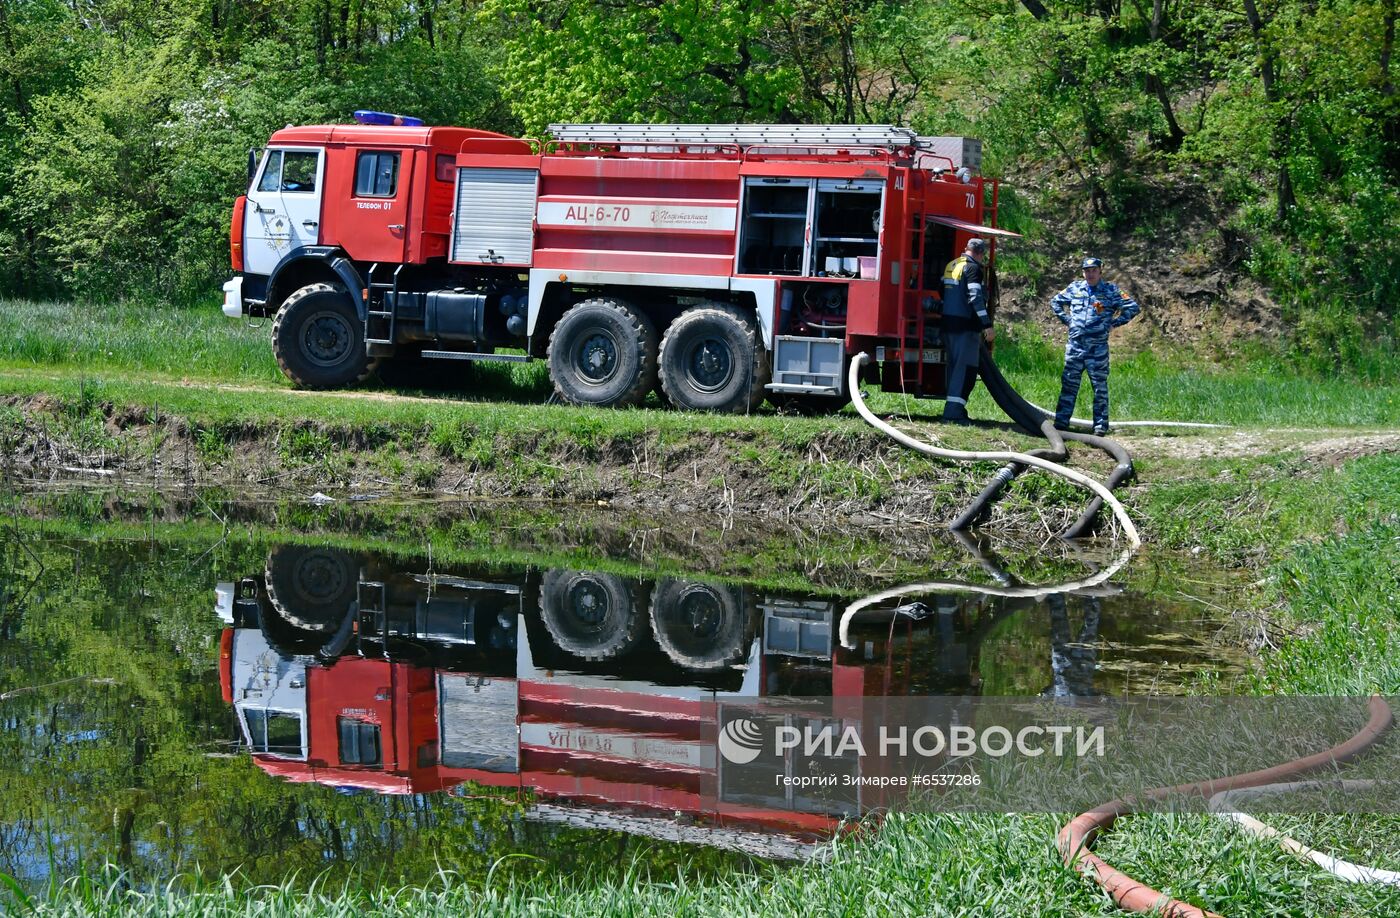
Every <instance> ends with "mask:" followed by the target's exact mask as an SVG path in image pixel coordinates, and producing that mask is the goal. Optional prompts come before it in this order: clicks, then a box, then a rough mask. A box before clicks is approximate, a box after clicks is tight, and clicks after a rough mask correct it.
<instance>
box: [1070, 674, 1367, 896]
mask: <svg viewBox="0 0 1400 918" xmlns="http://www.w3.org/2000/svg"><path fill="white" fill-rule="evenodd" d="M1369 709H1370V714H1371V716H1370V719H1369V720H1368V721H1367V722H1366V726H1364V727H1362V728H1361V730H1360V731H1359V732H1357V733H1356V734H1355V735H1354V736H1352V737H1351V738H1350V739H1348V740H1345V741H1343V742H1341V743H1338V744H1337V745H1335V746H1333V747H1332V748H1331V749H1327V750H1325V751H1323V752H1317V753H1314V754H1312V755H1309V756H1304V757H1302V758H1300V759H1294V760H1293V761H1291V762H1285V763H1284V764H1282V765H1275V766H1273V767H1272V768H1264V769H1261V770H1259V771H1251V772H1247V773H1245V774H1239V775H1229V776H1228V777H1224V778H1216V779H1213V780H1210V781H1195V782H1192V783H1190V784H1178V785H1176V786H1175V787H1159V788H1156V789H1154V790H1150V791H1147V792H1146V793H1144V794H1143V795H1142V797H1140V798H1132V797H1125V798H1121V799H1118V800H1111V801H1109V802H1108V803H1105V804H1103V805H1101V806H1097V807H1095V808H1094V809H1092V810H1089V811H1087V812H1084V813H1080V814H1079V815H1078V816H1076V817H1074V819H1071V820H1070V821H1069V822H1068V823H1066V824H1065V826H1064V828H1062V829H1060V834H1059V838H1058V843H1059V848H1060V856H1061V857H1063V858H1064V861H1065V863H1066V864H1068V865H1069V866H1070V867H1072V868H1074V869H1075V870H1076V871H1078V872H1079V873H1080V874H1083V875H1084V876H1087V877H1089V878H1090V879H1091V880H1093V881H1094V882H1095V883H1097V884H1098V885H1099V886H1101V887H1103V890H1104V891H1105V892H1107V893H1108V894H1109V895H1110V896H1112V897H1113V901H1114V902H1115V903H1117V905H1118V906H1120V907H1121V908H1124V909H1127V910H1128V911H1133V912H1151V913H1153V914H1157V915H1163V916H1168V918H1221V916H1220V915H1217V914H1216V913H1215V912H1209V911H1206V910H1205V909H1203V908H1199V907H1198V906H1195V905H1192V904H1190V903H1189V902H1182V901H1180V900H1179V899H1173V898H1172V897H1171V896H1168V895H1166V894H1165V893H1162V892H1159V891H1158V890H1156V889H1153V888H1152V887H1151V886H1148V885H1147V884H1145V883H1141V882H1139V881H1137V880H1135V879H1133V878H1132V877H1130V876H1128V875H1127V874H1126V873H1123V872H1122V871H1121V870H1118V869H1117V868H1116V867H1113V866H1112V865H1111V864H1109V863H1108V862H1107V861H1105V860H1103V858H1101V857H1099V856H1098V855H1096V854H1094V853H1093V852H1092V851H1090V850H1089V849H1090V846H1091V845H1093V843H1094V839H1095V838H1096V837H1097V836H1098V835H1099V834H1100V833H1102V832H1104V831H1106V830H1107V829H1108V828H1109V826H1111V825H1113V823H1114V821H1115V820H1116V819H1118V817H1120V816H1126V815H1128V814H1129V813H1132V812H1133V811H1134V810H1136V809H1137V807H1138V801H1139V800H1162V799H1166V798H1169V797H1180V796H1187V795H1192V796H1200V797H1205V798H1207V799H1209V798H1211V797H1213V796H1215V795H1216V794H1219V793H1221V792H1222V791H1231V790H1240V789H1243V788H1247V787H1260V786H1262V785H1266V784H1274V783H1276V782H1279V781H1282V780H1285V779H1287V778H1294V777H1297V776H1299V775H1303V774H1307V773H1308V772H1313V771H1318V770H1320V769H1323V768H1330V767H1333V766H1336V765H1340V764H1342V763H1344V762H1349V761H1351V760H1352V759H1354V758H1356V757H1357V756H1359V755H1361V754H1362V753H1364V752H1365V751H1366V750H1368V749H1370V748H1371V747H1372V746H1374V745H1375V744H1376V742H1377V741H1379V740H1380V738H1381V737H1382V736H1383V735H1384V734H1385V732H1386V731H1387V730H1389V729H1390V727H1391V725H1392V724H1393V723H1394V715H1393V714H1392V713H1391V710H1390V706H1389V705H1388V704H1386V702H1385V699H1383V698H1380V697H1379V696H1376V697H1373V698H1371V701H1370V706H1369Z"/></svg>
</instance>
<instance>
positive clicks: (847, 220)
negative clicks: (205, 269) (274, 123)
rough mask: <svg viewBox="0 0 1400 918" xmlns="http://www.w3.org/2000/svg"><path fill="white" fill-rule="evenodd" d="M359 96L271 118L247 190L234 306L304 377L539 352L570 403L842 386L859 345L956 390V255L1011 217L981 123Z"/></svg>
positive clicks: (338, 382)
mask: <svg viewBox="0 0 1400 918" xmlns="http://www.w3.org/2000/svg"><path fill="white" fill-rule="evenodd" d="M356 116H357V118H356V120H357V123H356V124H351V125H319V126H306V127H288V128H285V129H283V130H280V131H277V132H276V133H275V134H273V135H272V137H271V139H270V141H269V143H268V145H267V147H266V148H265V149H264V150H262V151H261V152H260V153H259V152H257V151H254V153H252V154H250V157H249V185H248V190H247V193H246V194H244V195H242V196H240V197H239V198H238V199H237V201H236V203H235V205H234V210H233V219H232V231H231V246H230V247H231V254H232V262H233V268H234V272H235V273H234V276H233V278H232V279H231V280H230V281H229V282H228V283H226V284H225V285H224V306H223V309H224V312H225V313H226V314H227V315H229V316H231V317H239V316H254V317H268V318H272V319H273V326H272V346H273V351H274V353H275V355H276V357H277V362H278V364H279V365H280V366H281V368H282V370H283V372H284V373H286V375H287V376H288V378H290V379H291V380H292V382H293V383H295V384H296V385H298V386H301V387H305V388H311V389H330V388H338V387H343V386H348V385H352V384H354V383H356V382H359V381H361V380H364V379H367V378H368V377H370V376H371V375H372V374H374V373H375V371H376V370H377V369H379V368H380V367H382V366H385V365H394V364H397V365H412V364H421V363H424V362H428V361H444V364H443V365H442V366H443V370H442V371H441V372H439V373H438V374H437V376H438V378H440V379H442V378H450V375H451V369H450V368H451V367H453V366H458V367H460V366H462V363H461V362H462V361H516V362H518V361H528V360H535V359H542V360H546V361H548V364H549V375H550V379H551V381H552V383H553V386H554V389H555V391H556V393H557V394H558V396H559V398H560V399H562V400H563V401H565V402H567V403H570V404H575V405H596V406H632V405H638V404H640V403H641V402H642V401H643V400H644V399H645V398H646V397H647V396H648V394H649V393H651V392H653V391H655V392H657V393H659V394H660V395H661V396H662V397H663V398H664V399H665V400H666V401H667V402H669V403H670V404H672V405H675V406H677V407H680V408H683V409H691V410H704V411H718V412H746V411H751V410H753V409H755V408H757V407H758V406H759V405H760V404H761V403H762V402H763V401H764V399H765V398H766V399H767V400H769V401H770V402H772V403H773V404H775V405H778V406H793V407H797V408H802V409H806V410H823V409H826V410H830V409H835V408H839V407H840V406H841V405H843V404H845V403H846V401H847V400H848V399H849V392H847V391H846V370H847V368H848V366H849V358H850V355H852V354H855V353H859V352H861V351H865V352H867V353H869V354H871V356H872V357H873V360H872V362H871V363H870V364H869V365H868V366H867V368H866V370H865V372H866V374H867V375H866V377H865V381H866V382H869V383H873V384H878V385H879V386H880V387H881V388H883V389H884V390H886V391H892V392H903V393H906V394H909V395H913V396H916V397H925V398H942V397H943V396H944V366H943V364H944V349H943V342H942V339H941V335H940V332H939V320H940V312H939V310H940V305H941V304H940V299H939V297H940V294H941V286H940V285H941V277H942V269H943V266H944V264H946V263H947V262H948V261H949V260H950V259H951V258H953V257H954V256H955V255H956V254H957V253H958V252H960V251H961V250H962V247H963V246H964V244H965V243H966V241H967V240H968V239H969V238H971V237H973V236H981V237H984V238H992V239H995V238H996V237H998V236H1010V235H1014V234H1012V233H1008V232H1006V231H1004V230H999V229H997V228H996V226H995V224H996V208H997V198H998V185H997V183H996V182H995V181H994V180H991V179H985V178H983V177H982V176H981V175H980V174H979V169H980V164H981V145H980V143H979V142H978V141H976V140H972V139H970V138H964V137H926V136H920V135H918V134H916V133H915V132H913V131H911V130H909V129H907V128H900V127H893V126H887V125H686V124H661V125H623V124H555V125H551V126H550V134H551V139H550V140H548V141H537V140H531V139H520V138H514V137H509V136H506V135H502V134H496V133H492V132H489V131H481V130H474V129H471V128H462V127H434V126H427V125H423V124H421V123H415V122H414V119H407V118H402V117H399V116H387V115H382V114H380V113H373V112H357V113H356ZM992 264H994V262H993V263H992ZM991 273H992V278H993V283H992V284H991V285H990V286H991V288H992V289H993V290H995V284H994V278H995V274H994V271H993V272H991Z"/></svg>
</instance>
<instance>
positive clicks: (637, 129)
mask: <svg viewBox="0 0 1400 918" xmlns="http://www.w3.org/2000/svg"><path fill="white" fill-rule="evenodd" d="M549 133H550V135H551V136H553V137H554V139H555V140H558V141H561V142H563V143H636V144H733V145H735V146H739V147H753V146H774V147H784V146H840V147H881V148H890V147H912V146H916V145H917V144H918V142H919V139H920V138H919V135H918V134H916V133H915V132H914V131H912V130H910V129H909V128H902V127H895V126H894V125H889V124H551V125H550V126H549Z"/></svg>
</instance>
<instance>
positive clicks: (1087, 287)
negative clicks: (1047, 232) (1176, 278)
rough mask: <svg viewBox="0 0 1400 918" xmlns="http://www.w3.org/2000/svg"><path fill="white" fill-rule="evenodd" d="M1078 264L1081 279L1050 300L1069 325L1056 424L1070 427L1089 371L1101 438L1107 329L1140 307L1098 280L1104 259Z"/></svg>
mask: <svg viewBox="0 0 1400 918" xmlns="http://www.w3.org/2000/svg"><path fill="white" fill-rule="evenodd" d="M1079 267H1080V268H1081V269H1082V270H1083V271H1084V279H1083V280H1077V281H1075V282H1074V283H1072V284H1070V285H1069V286H1068V287H1066V288H1065V289H1063V290H1061V291H1060V292H1059V293H1057V294H1055V296H1054V297H1052V298H1051V300H1050V308H1051V309H1053V310H1054V311H1055V317H1056V318H1058V319H1059V320H1060V321H1061V322H1063V323H1064V324H1065V325H1067V326H1069V342H1068V343H1067V344H1066V345H1065V372H1064V375H1063V376H1061V377H1060V403H1059V405H1058V406H1057V407H1056V409H1055V426H1056V427H1058V428H1059V429H1060V430H1068V429H1069V420H1070V417H1071V415H1073V414H1074V400H1075V399H1076V398H1077V397H1078V396H1079V383H1080V378H1081V377H1082V376H1083V375H1084V371H1085V370H1087V371H1088V372H1089V384H1090V385H1091V386H1093V387H1094V433H1096V434H1098V435H1100V436H1102V435H1104V434H1106V433H1108V332H1109V329H1112V328H1117V327H1118V326H1120V325H1126V324H1128V323H1129V322H1131V321H1132V320H1133V317H1134V316H1136V315H1137V314H1138V310H1139V309H1140V308H1141V307H1140V306H1138V304H1137V302H1136V301H1135V300H1134V299H1133V298H1132V297H1130V296H1125V295H1124V294H1123V293H1122V291H1120V290H1119V289H1118V288H1117V287H1116V286H1114V285H1113V284H1110V283H1108V282H1107V281H1105V280H1103V279H1102V272H1103V262H1102V261H1100V260H1099V259H1097V258H1086V259H1084V262H1083V263H1082V264H1081V265H1080V266H1079Z"/></svg>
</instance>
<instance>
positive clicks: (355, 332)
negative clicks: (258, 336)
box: [272, 284, 379, 389]
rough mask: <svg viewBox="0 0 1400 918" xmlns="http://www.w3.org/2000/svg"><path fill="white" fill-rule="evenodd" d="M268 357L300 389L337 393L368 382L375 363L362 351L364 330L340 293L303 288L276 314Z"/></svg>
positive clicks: (325, 287)
mask: <svg viewBox="0 0 1400 918" xmlns="http://www.w3.org/2000/svg"><path fill="white" fill-rule="evenodd" d="M272 353H273V355H274V356H276V358H277V365H278V366H280V367H281V368H282V372H283V373H285V374H287V378H288V379H290V380H291V381H292V382H294V383H296V385H297V386H298V387H300V388H302V389H336V388H339V387H341V386H348V385H350V384H351V383H357V382H360V381H361V380H364V379H367V378H368V377H369V376H370V374H372V373H373V372H374V370H375V367H376V366H378V363H379V361H378V359H377V358H371V357H370V356H369V354H368V353H366V351H365V326H364V323H363V322H362V321H360V316H359V313H357V312H356V311H355V304H354V303H353V302H352V301H351V299H350V294H349V292H348V291H346V289H345V288H344V287H341V286H339V285H332V284H307V285H306V286H305V287H302V288H301V289H300V290H298V291H296V292H295V293H293V294H292V295H291V296H289V297H287V299H286V300H285V301H284V302H283V303H282V308H281V309H279V310H278V311H277V319H276V321H274V322H273V324H272Z"/></svg>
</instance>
